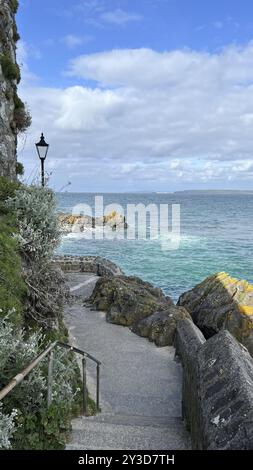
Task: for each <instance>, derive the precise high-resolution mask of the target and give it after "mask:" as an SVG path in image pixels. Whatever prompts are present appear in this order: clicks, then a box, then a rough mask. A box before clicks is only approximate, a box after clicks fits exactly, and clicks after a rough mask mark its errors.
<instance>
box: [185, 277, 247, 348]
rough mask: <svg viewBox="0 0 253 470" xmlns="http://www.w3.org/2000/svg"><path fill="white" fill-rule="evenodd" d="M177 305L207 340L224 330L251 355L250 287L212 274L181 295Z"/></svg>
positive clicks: (236, 280)
mask: <svg viewBox="0 0 253 470" xmlns="http://www.w3.org/2000/svg"><path fill="white" fill-rule="evenodd" d="M178 305H179V306H183V307H185V308H186V309H187V310H188V312H190V314H191V316H192V318H193V321H194V323H196V325H197V326H198V327H199V328H200V329H201V331H202V332H203V333H204V335H205V336H206V337H207V338H209V337H211V336H212V335H213V334H215V333H217V332H219V331H220V330H222V329H227V330H228V331H230V332H231V333H232V334H233V335H234V336H235V337H236V338H237V339H238V341H240V342H241V343H243V344H244V345H245V346H246V347H247V348H248V350H249V351H250V353H251V355H253V286H252V285H250V284H249V283H248V282H247V281H244V280H238V279H234V278H232V277H230V276H229V275H228V274H226V273H219V274H215V275H214V276H211V277H208V278H207V279H205V280H204V281H203V282H202V283H201V284H199V285H197V286H196V287H194V289H192V290H191V291H189V292H186V293H185V294H183V295H181V297H180V298H179V301H178Z"/></svg>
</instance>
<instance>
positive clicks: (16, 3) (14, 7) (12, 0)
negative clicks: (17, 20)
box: [10, 0, 19, 14]
mask: <svg viewBox="0 0 253 470" xmlns="http://www.w3.org/2000/svg"><path fill="white" fill-rule="evenodd" d="M10 5H11V10H12V13H14V14H16V13H17V11H18V7H19V1H18V0H10Z"/></svg>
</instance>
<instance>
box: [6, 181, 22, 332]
mask: <svg viewBox="0 0 253 470" xmlns="http://www.w3.org/2000/svg"><path fill="white" fill-rule="evenodd" d="M18 187H19V185H18V183H14V182H12V181H10V180H8V179H7V178H4V177H0V299H1V304H0V308H1V309H2V310H4V311H6V310H11V311H12V312H13V313H12V319H13V321H14V322H16V323H19V324H20V323H21V321H22V317H21V311H22V302H23V297H24V294H25V292H26V288H25V284H24V281H23V280H22V278H21V258H20V255H19V245H18V242H17V240H15V239H14V237H13V234H14V233H15V232H16V230H17V225H16V218H15V215H14V214H13V213H12V211H10V209H8V208H7V206H6V199H8V198H9V197H11V196H13V195H14V194H15V190H16V189H17V188H18ZM13 309H14V310H13ZM0 316H1V311H0Z"/></svg>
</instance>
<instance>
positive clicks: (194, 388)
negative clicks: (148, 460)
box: [175, 319, 206, 449]
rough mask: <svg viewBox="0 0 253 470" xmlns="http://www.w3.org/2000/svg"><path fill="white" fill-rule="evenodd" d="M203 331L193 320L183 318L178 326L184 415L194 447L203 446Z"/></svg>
mask: <svg viewBox="0 0 253 470" xmlns="http://www.w3.org/2000/svg"><path fill="white" fill-rule="evenodd" d="M205 341H206V340H205V338H204V336H203V334H202V333H201V331H200V330H199V329H198V328H197V326H195V325H194V323H193V322H192V321H191V320H187V319H186V320H182V321H181V322H179V324H178V326H177V334H176V344H175V346H176V355H177V356H178V358H179V359H180V361H181V363H182V366H183V383H182V416H183V418H184V419H185V421H186V424H187V428H188V430H189V432H190V434H191V437H192V446H193V448H194V449H199V448H201V440H202V436H201V424H200V416H199V397H198V393H199V374H198V352H199V349H200V348H201V346H202V345H203V344H204V343H205Z"/></svg>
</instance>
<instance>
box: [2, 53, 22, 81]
mask: <svg viewBox="0 0 253 470" xmlns="http://www.w3.org/2000/svg"><path fill="white" fill-rule="evenodd" d="M0 64H1V67H2V71H3V74H4V76H5V78H6V79H7V80H17V83H19V82H20V79H21V75H20V68H19V66H18V64H16V63H14V62H13V60H12V58H11V55H10V54H9V53H6V54H3V55H2V56H1V57H0Z"/></svg>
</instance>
